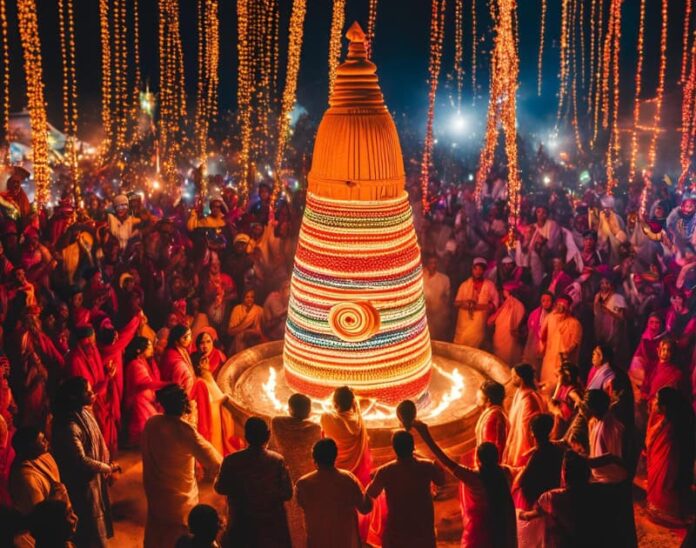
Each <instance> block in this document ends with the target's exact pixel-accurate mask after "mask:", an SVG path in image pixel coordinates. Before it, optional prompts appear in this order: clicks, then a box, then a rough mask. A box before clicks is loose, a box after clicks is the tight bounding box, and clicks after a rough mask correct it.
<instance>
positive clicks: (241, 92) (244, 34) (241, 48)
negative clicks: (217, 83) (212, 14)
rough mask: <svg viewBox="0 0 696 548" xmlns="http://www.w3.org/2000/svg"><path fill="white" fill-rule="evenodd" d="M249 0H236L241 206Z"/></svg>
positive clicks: (243, 197) (247, 123)
mask: <svg viewBox="0 0 696 548" xmlns="http://www.w3.org/2000/svg"><path fill="white" fill-rule="evenodd" d="M249 49H250V48H249V0H237V55H238V59H239V66H238V68H237V112H238V116H239V126H240V140H241V143H240V145H241V146H240V152H239V163H240V167H241V174H240V178H239V201H240V204H241V206H242V207H244V205H245V204H246V202H247V200H248V197H249V182H248V179H249V152H250V149H251V130H252V128H251V95H252V79H251V67H250V51H249Z"/></svg>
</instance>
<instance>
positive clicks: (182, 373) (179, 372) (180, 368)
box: [160, 325, 196, 394]
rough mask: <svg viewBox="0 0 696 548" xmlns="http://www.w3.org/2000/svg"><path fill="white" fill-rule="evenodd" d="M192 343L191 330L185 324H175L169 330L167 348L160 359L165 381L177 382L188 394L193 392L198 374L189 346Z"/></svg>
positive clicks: (161, 372) (161, 371)
mask: <svg viewBox="0 0 696 548" xmlns="http://www.w3.org/2000/svg"><path fill="white" fill-rule="evenodd" d="M190 345H191V330H190V329H189V328H188V327H186V326H185V325H175V326H174V327H172V328H171V329H170V330H169V337H168V338H167V348H166V349H165V350H164V354H162V359H161V361H160V374H161V376H162V380H163V381H167V382H175V383H176V384H178V385H179V386H181V388H183V389H184V391H185V392H186V393H187V394H191V390H192V389H193V383H194V382H195V380H196V374H195V373H194V371H193V362H192V361H191V356H190V355H189V351H188V348H189V346H190Z"/></svg>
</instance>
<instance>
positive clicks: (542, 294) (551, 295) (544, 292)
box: [539, 289, 555, 301]
mask: <svg viewBox="0 0 696 548" xmlns="http://www.w3.org/2000/svg"><path fill="white" fill-rule="evenodd" d="M544 295H548V296H549V297H551V300H552V301H553V300H554V298H555V295H554V294H553V293H552V292H551V291H549V290H548V289H547V290H545V291H542V292H541V295H539V300H540V301H541V298H542V297H543V296H544Z"/></svg>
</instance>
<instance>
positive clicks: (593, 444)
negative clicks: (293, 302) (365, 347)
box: [0, 168, 696, 547]
mask: <svg viewBox="0 0 696 548" xmlns="http://www.w3.org/2000/svg"><path fill="white" fill-rule="evenodd" d="M27 176H28V173H27V172H25V171H24V170H22V169H21V168H16V169H14V170H13V172H12V174H11V176H10V177H9V180H8V182H7V185H6V191H5V192H2V193H0V325H1V328H2V330H1V331H0V341H1V343H2V344H1V346H0V348H1V350H0V365H1V367H0V372H1V375H0V504H2V527H0V529H1V530H2V532H3V533H2V535H3V537H4V538H3V542H5V541H7V542H8V543H11V542H14V543H15V545H18V546H31V545H36V546H70V545H71V544H70V543H74V545H75V546H78V547H82V546H86V547H91V546H105V545H107V542H108V539H109V538H111V537H112V536H113V519H112V512H111V507H110V496H109V490H110V486H111V484H112V483H113V481H114V480H115V479H117V478H118V476H119V474H120V473H121V467H120V466H119V464H118V462H116V458H117V456H118V454H119V452H120V451H123V450H136V451H139V452H140V454H141V455H142V463H143V484H144V489H145V494H146V498H147V501H148V513H147V523H146V527H145V532H144V543H145V546H148V547H150V546H152V547H155V546H157V547H161V546H175V545H176V546H180V547H186V546H214V545H215V544H214V543H215V542H216V538H218V537H220V536H221V537H222V540H221V542H222V544H223V545H224V546H305V545H307V546H312V547H314V546H318V547H324V546H336V547H339V546H346V547H353V546H360V545H361V543H369V544H372V545H383V546H413V547H419V546H435V543H436V540H435V539H436V532H435V515H434V510H433V496H434V494H435V493H436V492H437V490H438V488H439V487H440V486H442V485H443V484H444V483H445V481H446V478H447V477H448V476H446V475H445V472H444V470H445V469H447V470H449V471H450V472H451V475H452V476H453V477H454V478H456V480H458V482H459V483H460V487H461V489H460V504H461V511H462V524H463V535H462V545H465V546H481V547H484V546H501V547H503V546H516V545H520V546H542V545H543V546H588V545H597V546H603V545H605V546H634V545H636V529H635V523H634V515H633V509H634V501H633V486H634V483H638V484H641V482H642V481H643V479H646V480H647V482H646V492H647V511H648V514H649V516H650V517H651V519H653V520H655V521H656V522H658V523H660V524H661V525H666V526H669V527H687V526H688V525H689V520H690V518H691V517H692V508H693V506H692V500H691V499H692V485H693V471H694V406H695V405H696V398H695V397H694V394H695V392H694V391H695V390H696V372H695V367H694V365H695V364H696V291H695V289H696V250H695V248H696V194H690V193H689V190H688V185H687V187H686V188H687V190H686V191H684V192H679V193H677V192H675V189H674V187H673V185H670V184H667V182H665V181H657V180H656V179H654V178H652V176H651V174H649V173H646V174H645V175H644V178H643V180H642V181H640V182H638V183H637V184H635V185H633V186H631V187H629V192H628V193H627V194H625V195H617V196H613V195H611V194H607V193H606V192H603V191H601V190H600V189H599V186H594V185H591V184H590V185H588V186H587V187H586V189H585V191H584V192H583V193H582V195H578V193H576V192H575V189H574V190H573V191H570V190H567V189H564V187H563V186H554V185H553V184H551V185H548V186H542V185H541V184H540V185H539V186H538V187H535V188H534V189H533V191H531V190H530V191H529V192H526V193H525V197H524V200H523V203H522V208H521V214H520V217H519V219H518V223H517V225H516V226H514V227H510V226H509V220H508V217H509V211H508V210H507V207H506V195H505V184H504V180H503V179H501V178H496V177H494V178H492V179H491V180H490V181H488V182H487V184H486V185H485V187H484V189H483V192H482V195H481V196H479V197H477V196H475V192H474V186H473V184H467V183H463V184H459V185H455V186H452V187H448V188H444V187H443V188H438V187H434V188H433V196H434V199H433V201H432V204H431V211H430V212H429V213H428V214H427V215H422V213H421V210H420V200H419V196H418V195H417V191H415V190H413V189H412V188H411V187H410V186H409V192H411V195H412V197H413V200H412V203H413V208H414V222H415V224H416V229H417V233H418V236H419V240H420V243H421V248H422V252H423V270H424V291H425V301H426V308H427V316H428V322H429V328H430V334H431V337H432V338H433V339H436V340H445V341H452V342H453V343H454V344H457V345H467V346H472V347H477V348H482V349H484V350H488V351H490V352H491V353H493V354H495V355H496V356H498V357H499V358H500V359H501V360H502V361H504V362H505V363H506V364H508V366H509V367H510V376H511V383H510V386H508V387H505V386H503V385H501V384H498V383H496V382H493V381H490V380H488V381H486V382H484V383H483V384H482V385H481V387H480V388H479V390H478V393H477V404H478V405H479V406H480V408H481V414H480V417H479V419H478V423H477V425H476V428H475V434H476V448H475V450H474V451H473V452H471V453H470V454H465V455H464V456H461V457H460V456H457V457H456V458H454V457H453V456H452V455H448V454H447V453H446V452H445V451H443V450H442V449H440V448H439V447H438V445H437V442H436V440H434V439H433V437H432V436H431V435H430V433H429V430H428V427H427V425H425V424H424V423H423V422H421V421H419V420H417V418H416V417H415V412H414V411H413V410H411V412H405V411H404V412H403V413H400V418H401V420H402V423H403V426H404V429H403V430H399V431H398V432H395V433H394V436H393V450H394V460H393V461H392V462H389V463H388V464H386V465H383V466H381V467H375V466H374V465H373V462H372V459H371V453H370V447H369V436H368V432H367V429H366V427H365V424H364V422H363V418H362V415H361V407H360V401H359V398H357V397H356V396H355V395H354V394H353V392H352V391H351V389H350V387H341V388H339V389H337V390H336V392H335V394H334V399H333V401H334V409H333V411H331V412H325V413H323V414H322V415H321V416H312V406H311V401H310V400H309V398H307V397H306V396H303V395H301V394H295V395H293V396H292V397H291V398H290V400H289V402H288V409H289V415H288V416H278V417H275V418H274V419H273V420H272V421H271V422H270V424H267V423H266V422H265V421H264V420H262V419H260V418H257V417H252V418H250V419H249V420H248V421H247V422H246V425H245V427H244V429H243V431H242V430H241V429H240V428H238V427H235V422H234V420H233V415H232V411H233V409H232V403H231V402H230V400H229V397H228V396H227V395H226V394H225V393H224V391H223V390H221V389H220V387H219V386H218V384H217V383H216V380H215V379H216V374H217V372H218V371H219V370H220V368H221V367H222V365H223V364H224V363H225V362H226V360H227V356H230V355H233V354H236V353H238V352H240V351H242V350H244V349H245V348H248V347H250V346H253V345H256V344H259V343H261V342H265V341H269V340H280V339H282V338H283V332H284V327H285V318H286V314H287V306H288V300H289V294H290V285H289V278H290V273H291V268H292V262H293V255H294V246H295V241H296V235H297V232H298V229H299V224H300V221H301V217H300V215H299V212H300V211H301V203H302V197H301V195H299V194H298V195H296V196H295V198H294V203H290V200H288V199H286V200H284V201H281V202H279V203H278V204H274V205H275V208H272V207H271V203H270V202H271V189H270V187H269V186H268V185H267V184H264V183H261V184H260V185H259V186H258V188H256V189H255V192H254V195H253V198H252V200H251V201H250V203H249V204H241V203H240V201H239V198H238V196H237V193H236V191H235V189H234V187H231V186H227V185H225V184H223V183H222V182H221V181H218V180H216V179H215V178H211V181H210V185H209V187H210V188H211V189H212V191H211V193H210V195H209V196H204V197H198V198H197V200H196V203H195V204H193V206H192V207H187V205H186V203H185V201H184V200H182V199H181V196H180V195H177V194H176V193H174V194H173V195H169V194H167V193H161V194H159V195H157V196H156V197H154V198H152V199H148V200H146V199H145V198H144V195H143V194H142V193H140V192H137V191H133V190H132V189H130V190H129V189H127V188H119V187H114V186H113V185H112V184H111V183H109V182H105V181H101V182H100V183H94V184H90V185H85V187H84V188H83V189H82V194H81V196H80V197H77V196H76V195H75V194H74V193H71V192H66V193H65V194H63V195H62V196H61V197H60V199H59V200H58V202H57V204H56V205H55V206H54V207H53V208H52V209H51V210H49V211H45V210H36V208H34V207H32V204H31V203H30V200H29V199H28V198H27V196H26V194H25V192H24V190H23V186H22V185H23V183H24V181H25V179H26V178H27ZM540 189H541V190H540ZM511 237H514V243H512V242H511V239H510V238H511ZM400 409H401V410H402V411H403V410H405V409H409V403H408V402H405V403H404V404H403V405H402V406H400ZM416 443H419V444H423V446H427V447H428V449H429V454H431V455H433V456H434V457H435V460H434V461H433V460H429V459H428V458H425V456H423V455H419V454H418V453H417V452H416V451H415V445H416ZM206 478H207V479H209V480H213V481H214V489H215V491H217V492H218V493H219V494H221V495H224V496H226V497H227V502H228V510H229V512H228V516H227V519H222V518H221V517H220V516H219V514H218V513H217V511H216V510H215V509H214V508H211V507H209V506H206V505H200V504H198V502H199V497H198V482H199V481H204V480H205V479H206ZM6 525H7V526H6ZM187 526H188V528H187ZM48 530H50V531H52V533H51V534H47V531H48ZM8 545H12V544H8Z"/></svg>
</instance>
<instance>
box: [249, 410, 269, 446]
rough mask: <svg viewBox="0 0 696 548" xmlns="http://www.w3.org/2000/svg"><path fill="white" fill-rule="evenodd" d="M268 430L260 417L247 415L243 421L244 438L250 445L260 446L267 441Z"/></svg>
mask: <svg viewBox="0 0 696 548" xmlns="http://www.w3.org/2000/svg"><path fill="white" fill-rule="evenodd" d="M269 435H270V431H269V430H268V425H267V424H266V421H265V420H263V419H262V418H261V417H249V418H248V419H247V420H246V422H245V423H244V439H246V441H247V443H248V444H249V445H252V446H256V447H260V446H262V445H263V444H264V443H266V442H267V441H268V437H269Z"/></svg>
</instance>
